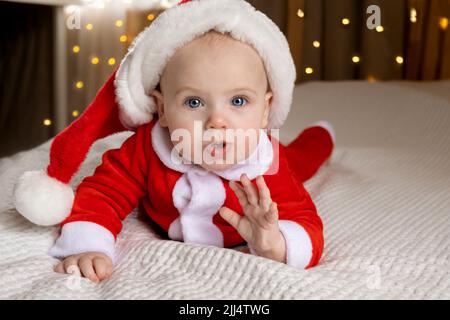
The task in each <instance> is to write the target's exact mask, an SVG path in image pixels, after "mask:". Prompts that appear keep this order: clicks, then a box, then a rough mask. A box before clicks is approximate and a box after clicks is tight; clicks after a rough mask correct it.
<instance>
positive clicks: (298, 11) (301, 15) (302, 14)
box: [297, 9, 305, 18]
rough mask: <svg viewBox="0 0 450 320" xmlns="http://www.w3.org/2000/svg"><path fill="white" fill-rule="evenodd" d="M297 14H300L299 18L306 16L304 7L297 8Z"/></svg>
mask: <svg viewBox="0 0 450 320" xmlns="http://www.w3.org/2000/svg"><path fill="white" fill-rule="evenodd" d="M297 16H298V17H299V18H304V17H305V13H304V12H303V10H302V9H298V10H297Z"/></svg>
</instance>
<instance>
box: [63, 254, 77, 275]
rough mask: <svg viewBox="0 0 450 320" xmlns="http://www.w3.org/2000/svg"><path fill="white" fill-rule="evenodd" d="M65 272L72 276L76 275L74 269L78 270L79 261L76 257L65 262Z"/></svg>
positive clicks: (71, 257) (68, 258)
mask: <svg viewBox="0 0 450 320" xmlns="http://www.w3.org/2000/svg"><path fill="white" fill-rule="evenodd" d="M63 265H64V271H65V272H66V273H69V274H72V273H74V268H75V267H76V268H78V260H77V258H75V257H74V256H70V257H67V258H66V259H64V261H63Z"/></svg>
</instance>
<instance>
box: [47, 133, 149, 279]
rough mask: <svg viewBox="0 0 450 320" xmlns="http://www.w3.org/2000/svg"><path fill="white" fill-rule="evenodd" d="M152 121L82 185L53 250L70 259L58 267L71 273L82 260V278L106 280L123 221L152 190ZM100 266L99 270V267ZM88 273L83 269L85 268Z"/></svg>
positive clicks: (106, 158)
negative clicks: (149, 183)
mask: <svg viewBox="0 0 450 320" xmlns="http://www.w3.org/2000/svg"><path fill="white" fill-rule="evenodd" d="M150 143H151V141H150V125H144V126H141V127H139V128H138V129H137V130H136V133H135V134H133V135H132V136H131V137H130V138H128V139H127V140H126V141H125V142H124V143H123V144H122V146H121V147H120V148H119V149H114V150H109V151H107V152H105V154H104V155H103V157H102V164H101V165H99V166H98V167H97V168H96V169H95V172H94V174H93V175H92V176H89V177H86V178H85V179H84V180H83V181H82V182H81V183H80V185H79V186H78V188H77V191H76V194H75V199H74V204H73V206H72V212H71V214H70V215H69V217H67V218H66V219H65V220H64V221H63V222H62V223H61V227H62V229H61V235H60V237H59V238H58V239H57V241H56V243H55V245H54V246H53V247H52V248H51V249H50V251H49V254H50V255H51V256H53V257H55V258H56V257H57V258H66V259H65V260H64V261H63V264H62V267H64V269H62V267H61V266H59V265H58V266H57V267H56V270H55V271H64V272H69V271H70V270H68V267H69V266H70V265H78V266H80V264H83V266H85V267H84V270H85V271H86V273H84V272H83V276H87V277H89V278H90V279H91V280H92V279H93V280H94V281H95V277H94V276H93V274H92V268H91V267H93V269H94V271H97V268H98V269H99V270H100V271H99V272H98V274H97V272H96V275H97V277H98V278H99V279H100V280H101V278H102V275H103V276H105V275H104V273H106V274H108V273H107V272H106V271H101V270H104V269H105V270H109V266H110V265H111V266H112V265H113V264H114V262H115V255H114V251H115V250H114V249H115V248H114V247H115V240H116V237H117V235H118V234H119V233H120V231H121V228H122V220H123V219H125V218H126V216H127V215H128V214H129V213H130V212H131V211H132V210H133V209H134V208H135V207H137V206H138V203H139V200H140V199H141V198H142V197H143V196H144V195H145V193H146V190H147V176H148V175H147V171H148V148H149V146H150ZM96 265H97V268H96ZM81 271H83V269H82V270H81Z"/></svg>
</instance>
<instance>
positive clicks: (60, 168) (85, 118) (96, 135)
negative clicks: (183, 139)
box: [47, 72, 127, 183]
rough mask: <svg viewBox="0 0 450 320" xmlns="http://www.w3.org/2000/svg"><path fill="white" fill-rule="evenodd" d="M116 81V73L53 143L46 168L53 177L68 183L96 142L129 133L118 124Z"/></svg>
mask: <svg viewBox="0 0 450 320" xmlns="http://www.w3.org/2000/svg"><path fill="white" fill-rule="evenodd" d="M115 77H116V73H115V72H114V73H113V74H112V75H111V76H110V78H109V79H108V81H107V82H106V83H105V84H104V85H103V87H102V88H101V89H100V90H99V92H98V93H97V96H96V97H95V99H94V100H93V102H92V103H91V104H90V105H89V106H88V107H87V108H86V110H85V111H84V112H83V114H82V115H81V116H80V117H79V118H78V119H77V120H75V121H74V122H72V124H71V125H70V126H68V127H67V128H66V129H64V131H62V132H61V133H59V134H58V135H57V136H56V137H55V139H54V140H53V142H52V145H51V148H50V164H49V165H48V167H47V174H48V175H49V176H50V177H52V178H55V179H57V180H59V181H61V182H63V183H69V182H70V180H71V178H72V176H73V175H74V174H75V173H76V172H77V171H78V169H79V167H80V165H81V163H82V162H83V161H84V159H85V158H86V156H87V153H88V151H89V148H90V147H91V145H92V144H93V143H94V142H95V141H96V140H98V139H101V138H104V137H106V136H109V135H111V134H113V133H116V132H121V131H126V130H127V129H126V128H125V127H124V126H123V125H122V123H121V122H120V120H119V108H118V106H117V104H116V101H115V97H116V96H115V93H114V90H115V87H114V79H115ZM68 145H69V146H70V148H68V147H67V146H68Z"/></svg>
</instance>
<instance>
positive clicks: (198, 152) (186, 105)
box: [151, 32, 272, 170]
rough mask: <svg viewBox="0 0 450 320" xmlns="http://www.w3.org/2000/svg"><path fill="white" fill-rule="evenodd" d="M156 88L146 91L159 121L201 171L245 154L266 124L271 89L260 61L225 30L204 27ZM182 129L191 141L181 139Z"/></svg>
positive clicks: (219, 167)
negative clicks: (153, 100)
mask: <svg viewBox="0 0 450 320" xmlns="http://www.w3.org/2000/svg"><path fill="white" fill-rule="evenodd" d="M160 88H161V91H158V90H154V91H153V92H152V93H151V95H152V96H153V97H154V98H155V101H156V104H157V108H158V117H159V120H158V121H159V123H160V125H161V126H162V127H166V128H168V131H169V133H170V135H171V141H172V143H173V144H174V146H175V148H176V150H177V152H178V154H179V155H181V156H182V158H184V159H186V160H188V161H190V162H192V163H195V164H197V165H200V166H201V167H203V168H205V169H206V170H225V169H227V168H229V167H231V166H232V165H234V164H236V163H238V162H241V161H242V160H245V159H247V158H248V157H249V155H250V154H251V153H252V152H253V151H254V149H255V148H256V146H257V143H258V141H259V139H258V138H259V132H260V129H262V128H266V127H267V123H268V115H269V109H270V105H271V101H272V93H271V92H270V91H268V81H267V77H266V72H265V68H264V65H263V62H262V60H261V58H260V57H259V55H258V53H257V52H256V51H255V50H254V49H253V48H252V47H251V46H250V45H248V44H245V43H243V42H240V41H237V40H234V39H233V38H231V37H229V36H227V35H222V34H218V33H216V32H209V33H207V34H205V35H203V36H202V37H199V38H197V39H195V40H193V41H191V42H189V43H188V44H187V45H185V46H183V47H182V48H180V49H178V50H177V51H176V53H175V54H174V55H173V57H172V58H171V59H170V61H169V62H168V64H167V66H166V69H165V70H164V73H163V75H162V76H161V82H160ZM180 133H181V134H180ZM185 134H188V136H190V137H189V139H190V140H189V141H183V143H180V141H179V140H180V138H179V137H180V135H181V136H183V137H182V139H181V140H185V139H186V137H185ZM181 145H182V147H180V146H181ZM186 146H189V147H190V150H187V148H186ZM211 159H212V161H211Z"/></svg>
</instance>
